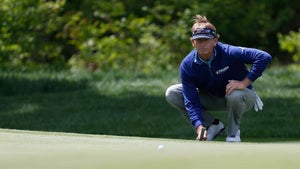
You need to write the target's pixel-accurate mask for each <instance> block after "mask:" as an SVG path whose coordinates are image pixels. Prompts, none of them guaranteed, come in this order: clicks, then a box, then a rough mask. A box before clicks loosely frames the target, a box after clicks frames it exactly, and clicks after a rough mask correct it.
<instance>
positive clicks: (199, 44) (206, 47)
mask: <svg viewBox="0 0 300 169" xmlns="http://www.w3.org/2000/svg"><path fill="white" fill-rule="evenodd" d="M192 44H193V46H194V47H195V48H196V49H197V51H198V53H199V54H200V55H202V56H205V55H210V54H212V53H213V50H214V47H215V46H216V44H217V38H214V39H206V38H199V39H194V40H192Z"/></svg>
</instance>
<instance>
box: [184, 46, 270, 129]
mask: <svg viewBox="0 0 300 169" xmlns="http://www.w3.org/2000/svg"><path fill="white" fill-rule="evenodd" d="M271 59H272V58H271V56H270V54H268V53H266V52H264V51H262V50H258V49H253V48H245V47H237V46H232V45H227V44H222V43H221V42H218V44H217V45H216V47H215V48H214V55H213V57H212V59H211V60H210V61H209V62H205V61H203V60H202V59H201V58H200V57H199V55H198V52H197V50H196V49H194V50H192V51H191V52H190V53H189V54H188V55H187V56H186V57H185V58H184V59H183V60H182V62H181V64H180V79H181V83H182V87H183V96H184V102H185V107H186V110H187V113H188V115H189V118H190V121H191V123H192V125H193V126H194V127H195V128H197V127H198V126H199V125H201V124H203V118H202V111H203V109H202V107H201V104H200V103H201V100H199V97H198V93H197V89H199V90H206V91H208V92H210V93H211V94H213V95H216V96H219V97H224V96H225V89H226V85H227V84H228V80H240V81H241V80H243V79H244V78H245V77H248V78H249V79H250V80H251V81H252V82H254V81H255V80H256V79H257V78H258V77H259V76H261V74H262V72H263V71H264V70H265V68H266V67H267V65H268V64H269V62H270V61H271ZM246 64H251V65H252V66H251V69H250V71H249V70H247V67H246ZM248 88H250V89H251V88H252V85H249V86H248Z"/></svg>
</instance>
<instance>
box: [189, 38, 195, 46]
mask: <svg viewBox="0 0 300 169" xmlns="http://www.w3.org/2000/svg"><path fill="white" fill-rule="evenodd" d="M190 41H191V43H192V45H193V46H194V47H195V45H194V40H193V39H192V38H190Z"/></svg>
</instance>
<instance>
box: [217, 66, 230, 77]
mask: <svg viewBox="0 0 300 169" xmlns="http://www.w3.org/2000/svg"><path fill="white" fill-rule="evenodd" d="M228 69H229V66H226V67H224V68H222V69H219V70H217V71H216V74H217V75H219V74H222V73H224V72H226V71H227V70H228Z"/></svg>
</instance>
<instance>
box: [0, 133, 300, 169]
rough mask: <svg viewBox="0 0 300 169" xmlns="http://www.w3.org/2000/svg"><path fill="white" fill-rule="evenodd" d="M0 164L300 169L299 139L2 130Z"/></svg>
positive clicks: (43, 168)
mask: <svg viewBox="0 0 300 169" xmlns="http://www.w3.org/2000/svg"><path fill="white" fill-rule="evenodd" d="M159 145H163V148H160V149H159V148H158V147H159ZM0 168H3V169H114V168H122V169H167V168H171V169H177V168H178V169H188V168H193V169H195V168H199V169H201V168H209V169H215V168H216V169H217V168H218V169H227V168H228V169H258V168H263V169H298V168H300V142H292V143H237V144H232V143H225V142H196V141H185V140H172V139H150V138H149V139H148V138H140V137H117V136H103V135H101V136H100V135H83V134H68V133H51V132H32V131H20V130H6V129H0Z"/></svg>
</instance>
